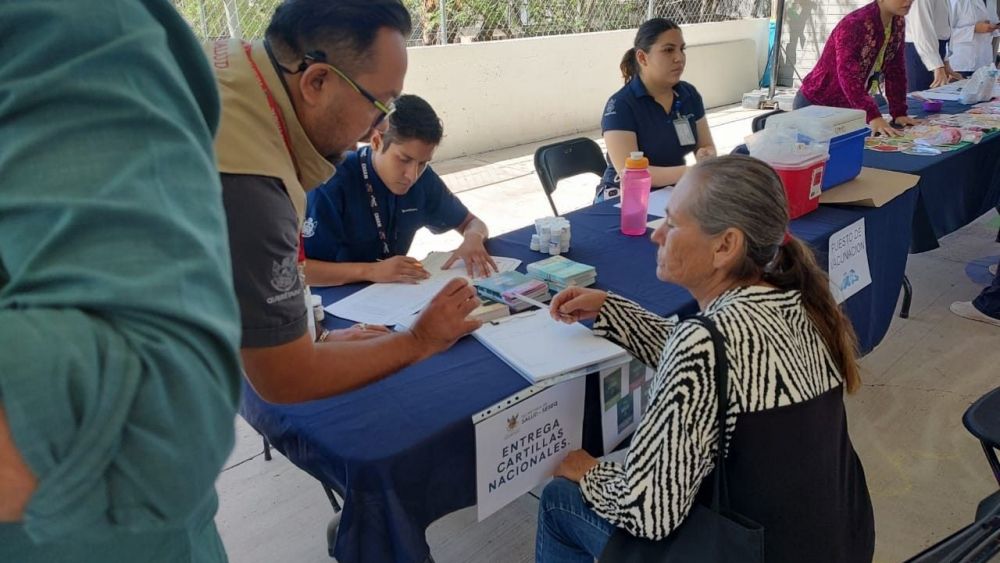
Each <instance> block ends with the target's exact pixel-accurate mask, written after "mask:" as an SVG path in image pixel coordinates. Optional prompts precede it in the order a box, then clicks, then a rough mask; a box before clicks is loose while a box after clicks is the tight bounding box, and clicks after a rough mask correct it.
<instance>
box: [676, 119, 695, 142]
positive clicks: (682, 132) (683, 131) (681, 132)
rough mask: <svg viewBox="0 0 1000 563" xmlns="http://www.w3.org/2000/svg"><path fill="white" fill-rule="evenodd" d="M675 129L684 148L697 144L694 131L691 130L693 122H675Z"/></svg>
mask: <svg viewBox="0 0 1000 563" xmlns="http://www.w3.org/2000/svg"><path fill="white" fill-rule="evenodd" d="M674 129H676V130H677V140H678V141H680V143H681V146H682V147H689V146H691V145H693V144H694V143H695V140H694V131H692V130H691V122H690V121H688V120H687V119H685V118H683V117H682V118H680V119H675V120H674Z"/></svg>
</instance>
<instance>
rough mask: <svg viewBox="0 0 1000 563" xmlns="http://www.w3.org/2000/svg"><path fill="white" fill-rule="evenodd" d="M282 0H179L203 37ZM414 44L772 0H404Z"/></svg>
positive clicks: (255, 20) (629, 24) (715, 16)
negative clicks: (409, 15)
mask: <svg viewBox="0 0 1000 563" xmlns="http://www.w3.org/2000/svg"><path fill="white" fill-rule="evenodd" d="M280 2H281V0H174V5H175V6H176V7H177V10H178V11H179V12H180V13H181V15H183V16H184V18H185V19H187V21H188V22H189V23H190V24H191V27H192V28H193V29H194V31H195V34H197V35H198V36H199V37H201V38H220V37H242V38H245V39H256V38H259V37H261V36H262V35H263V34H264V30H265V29H266V28H267V23H268V21H269V20H270V19H271V14H272V13H273V12H274V7H275V6H276V5H278V4H279V3H280ZM403 3H404V4H406V7H407V8H408V9H409V10H410V14H412V16H413V35H412V36H411V37H410V39H409V44H410V45H437V44H443V43H469V42H474V41H496V40H501V39H514V38H519V37H538V36H542V35H564V34H572V33H586V32H591V31H609V30H615V29H630V28H634V27H638V26H639V24H640V23H642V22H643V21H644V20H646V19H648V18H651V17H657V16H660V17H666V18H670V19H673V20H674V21H676V22H678V23H705V22H716V21H725V20H735V19H744V18H749V17H768V16H769V15H770V11H771V0H404V1H403Z"/></svg>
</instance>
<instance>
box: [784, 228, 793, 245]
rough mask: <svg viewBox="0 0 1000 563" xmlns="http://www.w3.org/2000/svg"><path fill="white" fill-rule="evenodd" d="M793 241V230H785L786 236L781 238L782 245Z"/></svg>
mask: <svg viewBox="0 0 1000 563" xmlns="http://www.w3.org/2000/svg"><path fill="white" fill-rule="evenodd" d="M791 241H792V232H791V231H789V230H786V231H785V238H783V239H781V246H785V245H787V244H788V243H789V242H791Z"/></svg>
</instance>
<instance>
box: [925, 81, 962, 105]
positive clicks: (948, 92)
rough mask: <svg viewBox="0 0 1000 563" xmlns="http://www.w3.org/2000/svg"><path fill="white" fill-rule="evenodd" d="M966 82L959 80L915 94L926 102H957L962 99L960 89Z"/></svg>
mask: <svg viewBox="0 0 1000 563" xmlns="http://www.w3.org/2000/svg"><path fill="white" fill-rule="evenodd" d="M966 82H968V80H959V81H958V82H952V83H951V84H946V85H944V86H938V87H937V88H932V89H930V90H924V91H923V92H917V93H918V94H919V95H920V96H921V97H924V98H927V99H928V100H941V101H942V102H957V101H958V100H959V98H961V97H962V87H963V86H965V84H966Z"/></svg>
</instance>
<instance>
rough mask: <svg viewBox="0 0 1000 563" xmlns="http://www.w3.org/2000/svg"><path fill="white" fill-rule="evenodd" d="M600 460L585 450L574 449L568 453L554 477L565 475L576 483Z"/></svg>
mask: <svg viewBox="0 0 1000 563" xmlns="http://www.w3.org/2000/svg"><path fill="white" fill-rule="evenodd" d="M598 463H599V462H598V461H597V459H595V458H594V456H592V455H590V454H588V453H587V452H585V451H583V450H573V451H571V452H569V454H567V455H566V457H565V459H563V460H562V463H560V464H559V467H557V468H556V472H555V474H554V475H553V477H565V478H567V479H569V480H570V481H573V482H574V483H579V482H580V480H581V479H583V476H584V475H586V474H587V472H588V471H590V470H591V469H593V468H594V467H596V466H597V464H598Z"/></svg>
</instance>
